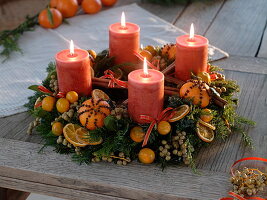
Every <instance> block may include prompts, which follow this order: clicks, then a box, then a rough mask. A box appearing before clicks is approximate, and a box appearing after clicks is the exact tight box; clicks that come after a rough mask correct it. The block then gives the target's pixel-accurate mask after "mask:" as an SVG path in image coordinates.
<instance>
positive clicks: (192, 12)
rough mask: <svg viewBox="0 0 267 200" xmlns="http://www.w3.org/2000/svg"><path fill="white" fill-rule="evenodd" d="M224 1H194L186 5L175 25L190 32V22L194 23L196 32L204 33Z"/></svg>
mask: <svg viewBox="0 0 267 200" xmlns="http://www.w3.org/2000/svg"><path fill="white" fill-rule="evenodd" d="M224 1H225V0H217V1H193V2H192V3H191V4H190V5H188V6H187V7H186V9H185V10H184V12H183V13H182V15H181V16H180V17H179V18H178V19H177V21H176V22H175V23H174V25H175V26H177V27H179V28H181V29H183V30H186V31H187V32H189V28H190V24H191V23H194V27H195V33H196V34H198V35H204V34H205V32H206V31H207V29H208V28H209V26H210V25H211V23H212V22H213V19H214V18H215V16H216V15H217V13H218V12H219V11H220V8H221V7H222V5H223V3H224Z"/></svg>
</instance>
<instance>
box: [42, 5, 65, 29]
mask: <svg viewBox="0 0 267 200" xmlns="http://www.w3.org/2000/svg"><path fill="white" fill-rule="evenodd" d="M49 11H50V12H49ZM50 14H51V20H50ZM38 22H39V24H40V26H42V27H44V28H57V27H58V26H59V25H60V24H62V15H61V13H60V12H59V11H58V10H57V9H55V8H46V9H44V10H42V11H41V12H40V13H39V16H38Z"/></svg>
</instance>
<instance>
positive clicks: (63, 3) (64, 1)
mask: <svg viewBox="0 0 267 200" xmlns="http://www.w3.org/2000/svg"><path fill="white" fill-rule="evenodd" d="M78 8H79V5H78V2H77V0H58V2H57V9H58V10H59V11H60V12H61V13H62V16H63V17H73V16H74V15H75V14H76V13H77V11H78Z"/></svg>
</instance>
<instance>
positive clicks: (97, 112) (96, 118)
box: [78, 98, 111, 130]
mask: <svg viewBox="0 0 267 200" xmlns="http://www.w3.org/2000/svg"><path fill="white" fill-rule="evenodd" d="M110 110H111V108H110V106H109V104H108V103H107V102H106V101H104V100H102V99H94V98H91V99H89V100H86V101H85V102H83V103H82V105H81V107H80V108H79V110H78V114H79V120H80V122H81V124H82V125H83V126H84V127H86V128H88V129H89V130H94V129H96V128H100V127H103V126H104V119H105V118H106V117H107V116H108V115H110Z"/></svg>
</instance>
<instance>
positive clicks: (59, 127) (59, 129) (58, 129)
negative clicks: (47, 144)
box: [52, 122, 63, 136]
mask: <svg viewBox="0 0 267 200" xmlns="http://www.w3.org/2000/svg"><path fill="white" fill-rule="evenodd" d="M52 133H53V134H54V135H55V136H60V135H61V134H62V133H63V124H62V123H60V122H55V123H54V124H53V126H52Z"/></svg>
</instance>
